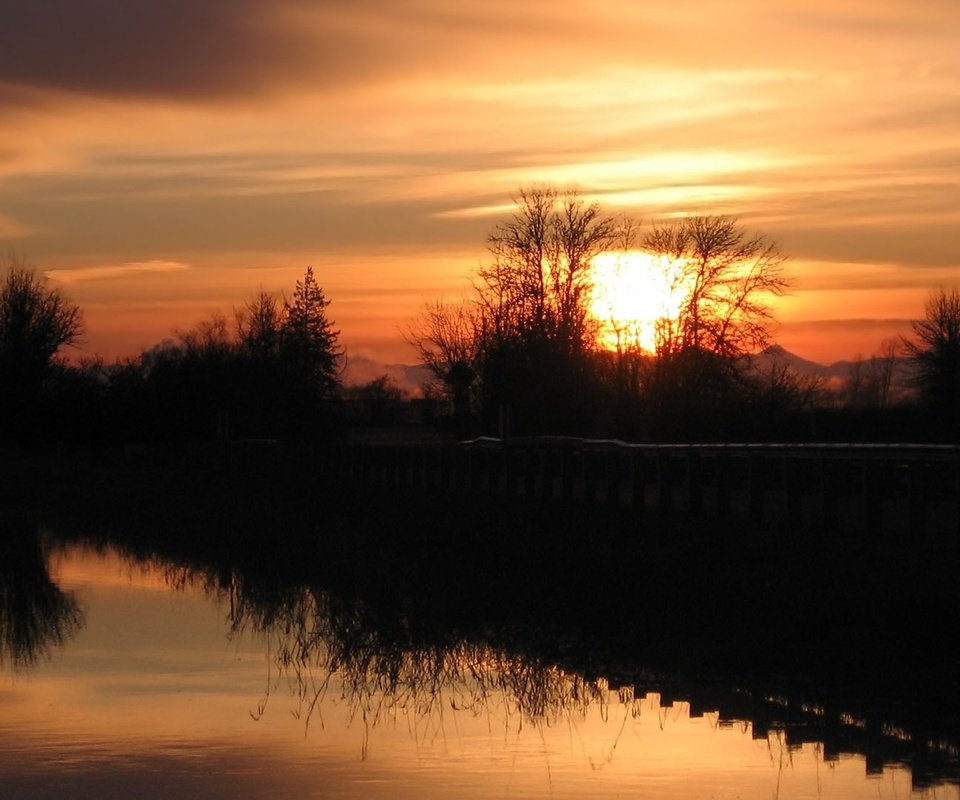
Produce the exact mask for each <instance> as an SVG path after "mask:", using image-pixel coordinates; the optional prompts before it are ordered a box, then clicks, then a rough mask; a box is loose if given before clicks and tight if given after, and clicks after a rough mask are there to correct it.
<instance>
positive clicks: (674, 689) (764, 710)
mask: <svg viewBox="0 0 960 800" xmlns="http://www.w3.org/2000/svg"><path fill="white" fill-rule="evenodd" d="M620 686H621V687H623V688H620V689H619V692H620V695H621V697H622V696H624V692H625V691H626V693H627V696H636V697H640V696H643V695H644V694H646V693H655V694H659V695H660V698H659V702H660V705H661V707H662V708H667V707H669V706H671V705H674V704H675V703H678V702H683V701H684V700H685V701H687V702H689V705H690V716H691V717H702V716H703V715H704V714H707V713H716V714H717V719H718V724H719V725H720V726H721V727H723V726H728V725H738V724H744V723H748V722H749V723H750V725H751V732H752V736H753V738H754V739H761V740H764V739H767V738H768V737H769V736H770V735H771V734H779V735H781V736H782V737H783V742H784V744H785V745H786V747H787V748H788V749H789V750H794V749H799V748H802V747H803V746H804V745H815V746H820V747H822V748H823V751H822V752H823V759H824V761H826V762H828V763H829V762H833V761H838V760H839V759H840V758H842V757H844V756H847V755H859V756H862V757H863V758H864V760H865V761H866V771H867V774H868V775H879V774H881V773H882V772H883V770H884V769H886V768H887V767H903V768H908V769H909V770H910V772H911V784H912V788H913V789H914V790H915V791H919V790H923V789H926V788H930V787H934V786H938V785H942V784H953V785H957V784H960V749H958V742H957V740H956V738H955V737H956V731H955V730H949V731H948V730H942V729H940V728H938V727H937V726H936V725H935V724H933V723H932V722H930V720H921V719H916V718H914V719H912V720H910V721H909V723H908V724H909V725H910V730H908V729H907V728H904V727H901V726H900V725H898V724H897V723H895V722H891V721H890V720H889V719H888V718H887V717H886V716H885V715H884V714H883V713H882V712H880V711H878V710H876V709H870V710H869V711H867V712H866V713H863V712H860V713H858V712H851V710H848V709H847V708H846V707H845V705H844V703H843V701H842V700H839V699H838V698H832V699H830V700H828V701H825V702H820V703H811V702H804V701H801V700H799V699H797V698H794V697H787V696H780V695H771V694H768V693H764V692H758V691H753V690H747V689H730V688H725V687H720V686H715V687H713V688H706V687H704V686H703V685H702V684H698V683H696V682H691V683H689V684H688V685H685V686H681V685H673V686H671V687H670V688H669V689H667V690H666V692H664V690H663V687H661V686H659V685H658V684H657V682H656V681H655V680H649V679H648V680H646V681H642V682H640V683H639V684H633V683H632V682H630V681H627V682H626V683H624V682H620ZM678 698H683V700H680V699H678Z"/></svg>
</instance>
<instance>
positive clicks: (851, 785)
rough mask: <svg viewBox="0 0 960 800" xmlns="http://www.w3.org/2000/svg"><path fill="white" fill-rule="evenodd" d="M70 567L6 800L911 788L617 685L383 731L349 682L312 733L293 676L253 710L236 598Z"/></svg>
mask: <svg viewBox="0 0 960 800" xmlns="http://www.w3.org/2000/svg"><path fill="white" fill-rule="evenodd" d="M55 577H57V579H58V580H59V582H60V583H61V586H62V587H63V588H64V589H66V590H70V591H74V592H76V595H77V597H78V599H79V600H80V601H81V603H82V604H83V605H84V607H85V608H86V610H87V621H88V624H87V627H86V629H85V630H84V631H83V632H81V633H80V634H79V635H78V636H77V637H76V639H74V640H73V641H72V642H70V643H69V644H67V645H66V646H65V647H64V648H63V649H62V650H60V651H59V652H56V653H55V654H54V655H53V658H52V659H51V660H50V662H49V663H45V664H42V665H40V666H39V667H38V668H36V669H35V670H32V671H31V672H29V673H28V674H25V675H18V676H15V677H13V678H11V677H9V676H7V675H3V676H0V702H2V704H3V708H4V713H3V715H2V716H0V776H2V778H3V783H2V791H0V795H2V796H3V797H4V798H10V797H13V798H19V797H22V798H43V797H71V798H86V797H91V798H93V797H97V798H112V797H118V798H119V797H124V798H126V797H134V796H135V797H141V798H153V797H158V798H159V797H164V798H166V797H182V796H197V797H209V798H219V797H223V798H228V797H229V798H237V797H252V798H259V797H292V796H297V797H450V798H453V797H478V798H479V797H507V796H509V797H545V796H554V797H624V796H642V797H648V798H664V800H667V799H668V798H696V797H701V798H710V797H741V798H758V800H759V799H760V798H763V799H764V800H767V798H770V797H774V796H778V797H781V798H788V797H825V798H845V799H846V798H856V797H864V798H868V797H869V798H878V797H879V798H894V797H897V798H902V797H906V796H908V795H909V781H910V779H909V775H908V774H907V773H905V772H901V771H896V770H888V771H886V772H885V773H884V775H883V776H882V777H871V778H869V779H867V778H865V774H864V763H863V761H862V759H854V758H850V759H841V760H840V761H838V762H832V763H825V762H823V760H822V758H821V757H820V755H819V754H818V753H817V751H816V750H815V749H814V748H813V747H810V746H805V747H804V748H803V749H802V750H796V751H788V749H787V748H786V746H785V745H784V744H783V743H782V741H780V740H778V739H777V738H776V737H771V739H770V740H761V741H754V740H752V739H751V738H750V736H749V733H748V732H747V733H745V732H744V731H745V730H746V728H744V729H741V727H740V726H733V727H720V726H718V725H717V722H716V719H715V717H714V716H712V715H709V714H708V715H706V716H705V717H703V718H698V719H694V720H691V719H690V718H689V709H688V707H687V706H686V704H680V705H678V706H676V707H670V708H666V709H661V708H660V707H659V703H658V702H657V698H656V696H650V697H648V698H646V699H643V700H639V701H637V703H636V704H635V705H634V706H628V705H623V704H620V703H619V702H618V701H617V699H616V696H615V694H612V695H611V696H610V703H609V704H608V705H607V706H606V708H605V709H601V708H599V707H598V706H594V707H593V708H592V709H591V710H590V711H589V712H588V713H587V714H586V715H585V716H581V715H579V714H574V715H572V716H570V717H563V718H561V719H559V720H555V721H553V722H552V723H551V724H550V725H540V726H536V725H531V724H530V723H529V721H527V722H523V723H522V724H521V721H520V719H519V718H517V717H516V716H515V715H504V713H503V712H502V703H498V702H497V701H496V700H495V699H494V701H493V702H492V703H491V706H490V708H491V709H492V710H491V713H489V714H488V713H484V712H482V711H481V712H480V713H472V712H469V711H461V712H457V711H455V710H454V709H453V708H452V707H451V706H450V704H449V703H448V702H441V703H439V704H437V707H438V708H441V709H442V714H435V715H433V716H431V717H430V718H423V717H420V716H418V715H417V714H416V713H415V712H414V711H413V710H411V709H403V708H399V709H394V710H392V711H391V712H390V713H388V714H385V715H384V716H383V717H382V718H381V721H380V723H379V724H377V725H376V726H374V727H370V728H369V729H366V727H365V725H364V723H363V720H362V718H360V717H357V718H354V719H352V720H350V717H351V708H352V706H351V704H350V703H349V702H347V701H345V700H343V699H342V698H341V697H340V692H339V690H337V689H335V690H334V691H331V692H330V694H329V696H328V698H327V700H325V701H324V703H323V704H322V706H321V708H320V709H319V711H318V714H317V715H315V716H314V718H313V719H312V721H311V726H310V728H309V730H308V731H307V732H306V735H305V729H304V722H303V720H302V719H301V720H297V719H294V718H293V717H292V716H291V715H290V714H289V713H288V712H289V711H290V710H291V709H292V708H294V706H295V703H294V700H293V699H292V698H290V697H289V696H288V694H287V691H286V687H285V686H283V685H281V686H279V687H274V690H273V692H272V696H271V697H270V698H269V701H268V704H267V710H266V713H265V714H264V715H263V717H262V718H261V719H260V720H259V721H254V720H253V719H252V718H251V712H253V711H255V710H256V708H257V705H258V703H259V702H260V700H261V699H262V698H263V696H264V691H265V688H266V686H267V680H268V678H267V674H268V670H267V664H268V662H267V659H266V658H265V655H264V653H263V650H262V649H261V646H260V645H258V644H257V643H256V642H253V641H251V640H244V641H228V639H227V637H226V634H225V631H226V626H225V613H226V612H225V609H224V608H223V607H219V606H218V605H217V604H215V603H213V602H211V601H210V600H208V599H205V598H204V597H203V596H201V594H200V593H198V592H196V591H194V590H187V591H185V592H182V593H173V592H169V591H167V590H165V589H163V587H162V582H161V581H160V580H159V576H158V575H157V574H156V573H145V572H143V571H141V570H139V569H138V568H133V569H131V568H129V567H126V566H124V565H123V564H122V563H121V562H119V561H118V560H116V559H107V560H100V559H98V558H97V557H95V556H93V555H92V554H89V553H88V554H83V555H80V554H72V555H70V556H68V557H66V558H65V559H63V560H62V561H61V562H60V563H59V565H58V566H57V567H56V569H55ZM348 722H349V724H348ZM365 744H366V749H367V758H366V760H363V759H362V758H361V753H362V752H363V749H364V746H365ZM927 796H928V797H944V798H946V797H953V798H956V797H957V796H958V792H957V791H956V790H955V789H940V790H936V791H931V792H930V793H929V794H928V795H927Z"/></svg>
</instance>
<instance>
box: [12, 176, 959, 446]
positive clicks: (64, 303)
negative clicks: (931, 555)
mask: <svg viewBox="0 0 960 800" xmlns="http://www.w3.org/2000/svg"><path fill="white" fill-rule="evenodd" d="M514 199H515V209H516V210H515V211H514V213H513V214H512V215H511V216H510V217H509V218H507V219H506V220H504V221H502V222H501V223H499V224H498V225H496V226H495V227H494V228H493V230H492V231H491V232H490V234H489V236H488V238H487V249H488V259H487V260H486V261H485V262H484V263H483V264H482V265H481V266H480V267H478V268H477V270H476V272H475V274H474V276H473V282H472V289H471V292H470V294H469V295H468V296H466V297H464V298H463V299H462V300H460V301H458V302H452V303H451V302H442V301H433V302H429V303H427V304H426V306H425V307H424V309H423V312H422V314H421V316H420V318H419V319H418V320H417V321H416V322H415V323H413V324H412V325H410V326H409V327H408V329H407V331H406V333H405V337H406V339H407V341H408V342H409V343H410V344H412V345H413V347H414V349H415V351H416V353H417V355H418V357H419V360H420V362H421V363H422V364H423V365H424V366H426V367H427V368H428V369H429V371H430V373H431V374H432V376H433V381H432V383H431V384H429V385H427V386H425V387H424V398H425V399H424V400H421V401H420V402H421V407H425V406H426V407H429V406H430V403H431V402H432V403H434V404H435V405H438V407H439V408H440V409H441V410H442V409H446V411H445V414H444V413H442V414H441V417H442V419H441V421H444V422H445V424H446V426H447V428H448V429H449V432H450V433H451V434H452V435H456V436H459V437H466V436H473V435H479V434H493V435H498V434H499V435H535V434H558V435H563V434H568V435H588V436H591V435H592V436H618V437H621V438H627V439H634V440H644V441H677V442H682V441H718V440H721V441H750V440H754V441H762V440H771V439H775V440H781V441H798V440H810V439H818V438H821V439H834V440H836V439H845V440H858V439H859V440H869V439H874V440H897V439H904V438H908V439H916V440H942V441H957V440H960V411H958V406H960V396H958V383H960V292H958V290H957V289H943V288H941V289H940V290H938V291H936V292H934V293H932V294H931V297H930V299H929V300H928V302H927V305H926V307H925V309H924V316H923V318H922V319H920V320H918V321H916V322H914V323H913V334H914V335H913V336H912V337H910V338H905V339H903V340H888V341H886V342H884V343H883V345H882V347H881V353H880V354H878V355H877V356H875V357H874V358H871V359H869V360H868V361H864V360H862V359H858V360H856V361H854V362H853V364H852V365H851V367H850V374H849V375H848V376H847V380H846V382H845V385H844V387H843V392H844V400H843V402H829V401H828V400H827V395H826V393H825V389H824V386H823V385H822V382H820V381H818V380H817V379H815V378H811V377H809V376H804V375H801V374H798V373H797V372H795V371H793V370H792V369H791V368H790V366H789V365H787V364H785V363H780V362H779V361H778V360H777V359H776V358H775V357H770V356H771V354H773V353H775V349H773V348H770V345H771V344H772V343H773V337H772V329H773V324H774V322H775V319H774V315H773V308H772V303H773V301H774V299H775V298H776V297H777V296H779V295H782V294H783V293H784V292H785V291H786V290H787V289H788V281H787V279H786V277H785V273H784V264H785V260H786V259H785V256H784V255H783V253H782V252H781V250H780V248H779V246H778V244H777V243H776V242H774V241H772V240H770V239H768V238H767V237H765V236H763V235H761V234H756V233H751V232H749V231H747V230H746V229H745V228H744V227H743V226H742V225H741V224H740V223H739V222H738V221H737V220H736V219H734V218H731V217H724V216H713V215H691V216H685V217H680V218H676V219H672V220H667V221H665V222H660V223H657V224H654V225H652V226H650V227H649V228H648V229H646V230H645V231H644V230H642V229H641V227H640V226H639V225H638V224H637V223H636V222H635V221H633V220H631V219H629V218H619V217H616V216H614V215H612V214H609V213H607V212H606V211H605V210H604V209H603V208H602V207H601V206H600V205H599V204H598V203H595V202H589V201H587V200H586V199H584V198H583V197H581V196H580V195H579V194H578V193H577V192H575V191H561V190H558V189H557V188H555V187H551V186H536V187H529V188H524V189H521V190H520V191H519V193H518V195H517V196H516V197H515V198H514ZM636 252H643V253H645V254H647V257H648V259H649V260H648V262H647V268H648V269H649V268H652V269H656V270H658V271H660V272H661V273H662V274H661V275H660V276H659V277H660V283H661V284H662V285H663V286H666V287H667V289H668V291H669V293H671V296H673V297H674V298H675V300H676V302H675V303H673V304H672V307H671V308H665V309H664V310H663V314H662V315H661V316H660V317H659V318H658V319H656V320H653V321H644V324H645V325H647V326H649V325H653V330H652V331H650V330H641V328H640V323H639V322H631V321H624V320H621V319H617V318H616V317H613V316H612V317H611V318H610V319H604V318H602V315H600V314H598V313H597V310H596V308H595V307H594V306H593V305H592V303H593V297H594V285H593V282H594V274H595V273H594V265H595V262H596V261H597V259H598V258H601V257H613V258H615V259H616V258H622V259H624V260H625V263H627V262H628V261H629V259H630V258H631V256H632V254H635V253H636ZM329 304H330V300H329V299H328V298H327V296H326V295H325V294H324V292H323V290H322V289H321V288H320V286H319V284H318V282H317V280H316V277H315V275H314V273H313V270H312V268H307V269H306V271H305V273H304V275H303V277H302V279H301V280H299V281H297V283H296V286H295V288H294V290H293V293H292V295H291V296H290V297H287V296H286V295H283V294H271V293H267V292H263V291H261V292H260V293H259V294H257V295H256V296H254V297H253V298H251V299H250V300H248V301H246V302H245V303H244V304H243V305H242V306H241V307H240V308H238V309H235V311H234V314H233V317H232V319H227V318H226V317H224V316H222V315H214V316H213V317H211V318H210V319H208V320H206V321H204V322H201V323H199V324H198V325H196V326H195V327H194V328H192V329H190V330H188V331H186V332H181V333H178V334H177V335H176V337H175V338H174V339H172V340H169V341H165V342H163V343H161V344H158V345H156V346H154V347H152V348H149V349H147V350H145V351H144V352H142V353H141V354H140V355H138V356H136V357H133V358H127V359H122V360H119V361H116V362H114V363H111V364H106V363H104V362H103V361H102V360H100V359H93V360H90V361H86V362H82V363H80V364H68V363H67V362H66V361H64V360H63V358H62V354H63V352H64V348H65V347H67V346H69V345H71V344H75V343H77V341H78V340H79V337H80V335H81V332H82V315H81V311H80V309H79V308H78V307H76V306H75V305H74V304H72V303H71V302H70V301H69V300H68V299H67V298H66V297H64V296H63V295H62V294H61V292H60V291H59V290H58V289H56V288H51V287H49V286H48V285H47V284H46V283H45V282H44V280H43V279H42V278H40V277H38V276H37V274H36V273H35V272H34V271H32V270H31V269H30V268H29V267H28V266H27V265H26V264H25V263H24V262H22V261H20V260H16V259H13V260H10V261H9V263H8V264H7V265H6V269H5V271H4V272H3V273H2V283H0V437H2V438H0V441H2V442H5V443H16V442H28V441H38V440H43V439H48V440H55V441H78V440H85V441H91V442H118V441H122V442H130V441H168V440H171V439H173V440H184V441H186V440H198V439H208V438H210V437H211V436H214V435H215V436H219V437H221V438H229V437H240V438H289V439H318V438H325V437H326V438H329V437H331V436H335V435H337V433H338V432H339V431H342V429H343V427H344V426H345V425H346V424H349V423H350V422H351V421H357V420H358V419H360V420H366V421H368V422H369V421H376V422H380V423H391V422H397V421H399V420H401V419H406V420H409V419H411V415H410V414H409V413H405V412H404V410H403V406H404V401H405V398H404V396H403V394H402V393H401V392H400V390H399V389H398V388H397V387H395V386H393V385H391V384H390V382H389V381H388V380H387V379H386V378H385V377H381V378H379V379H377V380H374V381H372V382H370V383H368V384H367V385H365V386H362V387H344V386H343V385H342V381H341V377H342V366H343V359H344V350H343V348H342V347H341V345H340V342H339V331H338V330H336V329H335V327H334V325H333V323H332V321H331V320H330V319H329V317H328V306H329ZM758 353H766V354H767V355H768V357H766V358H758V357H757V354H758ZM904 360H905V361H906V363H907V364H908V366H909V377H908V387H907V388H908V389H909V391H908V392H907V393H905V394H901V395H900V396H899V397H897V396H895V393H894V391H893V370H894V366H895V365H896V364H897V363H900V362H902V361H904ZM358 410H359V411H358Z"/></svg>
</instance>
